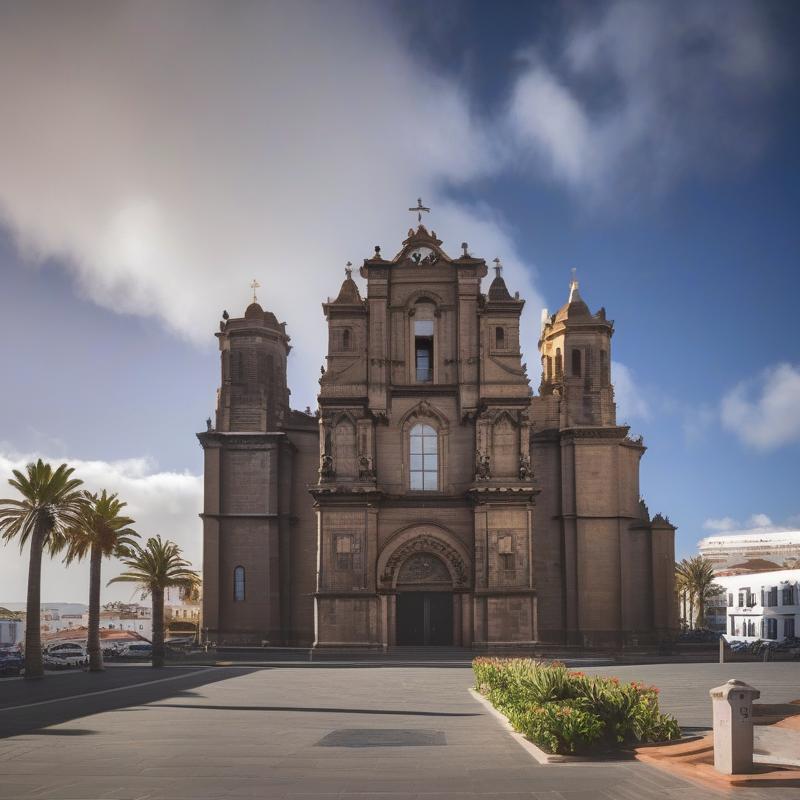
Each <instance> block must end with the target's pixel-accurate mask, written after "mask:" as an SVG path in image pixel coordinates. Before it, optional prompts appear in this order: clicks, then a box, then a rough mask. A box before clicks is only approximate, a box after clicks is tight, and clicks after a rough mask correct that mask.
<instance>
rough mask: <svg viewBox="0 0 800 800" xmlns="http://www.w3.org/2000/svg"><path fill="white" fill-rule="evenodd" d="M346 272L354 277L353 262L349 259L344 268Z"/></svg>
mask: <svg viewBox="0 0 800 800" xmlns="http://www.w3.org/2000/svg"><path fill="white" fill-rule="evenodd" d="M344 274H345V275H347V277H348V278H352V277H353V262H352V261H348V262H347V264H346V265H345V268H344Z"/></svg>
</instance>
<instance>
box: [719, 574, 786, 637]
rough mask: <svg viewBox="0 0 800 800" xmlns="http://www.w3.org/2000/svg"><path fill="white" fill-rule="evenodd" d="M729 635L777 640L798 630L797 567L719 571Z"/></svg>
mask: <svg viewBox="0 0 800 800" xmlns="http://www.w3.org/2000/svg"><path fill="white" fill-rule="evenodd" d="M715 582H716V583H718V584H719V585H720V586H722V587H724V589H725V596H726V598H725V599H726V601H727V603H726V617H727V620H726V627H725V633H726V634H727V635H728V638H734V639H773V640H777V641H780V640H782V639H786V638H792V637H794V636H798V635H799V634H800V569H783V570H775V571H773V572H749V573H738V574H729V575H719V576H718V577H717V578H716V579H715Z"/></svg>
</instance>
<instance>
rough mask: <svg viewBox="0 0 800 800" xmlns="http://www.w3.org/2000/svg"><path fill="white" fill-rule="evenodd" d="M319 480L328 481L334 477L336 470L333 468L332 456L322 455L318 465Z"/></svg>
mask: <svg viewBox="0 0 800 800" xmlns="http://www.w3.org/2000/svg"><path fill="white" fill-rule="evenodd" d="M319 477H320V480H323V481H330V480H333V479H334V478H335V477H336V470H335V469H334V467H333V456H330V455H328V454H327V453H323V454H322V457H321V458H320V464H319Z"/></svg>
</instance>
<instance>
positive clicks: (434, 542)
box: [381, 535, 468, 586]
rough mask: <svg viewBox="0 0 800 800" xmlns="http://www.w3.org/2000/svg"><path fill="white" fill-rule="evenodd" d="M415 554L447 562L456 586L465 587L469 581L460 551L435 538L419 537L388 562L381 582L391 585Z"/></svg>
mask: <svg viewBox="0 0 800 800" xmlns="http://www.w3.org/2000/svg"><path fill="white" fill-rule="evenodd" d="M415 553H428V554H431V555H433V556H438V557H439V558H441V559H442V560H443V561H446V562H447V563H448V564H449V565H450V567H451V570H452V572H453V573H454V575H455V582H454V585H455V586H465V585H466V583H467V581H468V575H467V566H466V564H465V563H464V560H463V559H462V558H461V556H460V555H459V553H458V551H457V550H455V549H454V548H453V547H451V546H450V545H449V544H447V542H443V541H442V540H441V539H437V538H436V537H434V536H425V535H421V536H417V537H415V538H414V539H411V540H410V541H408V542H406V543H405V544H403V545H401V546H400V547H398V548H397V550H395V552H394V553H392V555H391V556H390V557H389V560H388V561H387V562H386V568H385V569H384V571H383V575H382V576H381V580H382V581H384V582H386V583H391V582H392V580H393V578H394V576H395V574H396V573H397V571H398V569H399V568H400V565H401V564H403V563H404V562H405V561H406V559H407V558H409V556H411V555H414V554H415Z"/></svg>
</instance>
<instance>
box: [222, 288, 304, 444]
mask: <svg viewBox="0 0 800 800" xmlns="http://www.w3.org/2000/svg"><path fill="white" fill-rule="evenodd" d="M216 335H217V339H219V349H220V354H221V367H222V380H221V384H220V390H219V394H218V402H217V424H216V429H217V430H218V431H221V432H225V433H233V432H238V431H258V432H261V433H264V432H266V431H274V430H277V429H278V427H280V425H281V423H282V422H283V421H284V420H285V419H286V417H287V415H288V412H289V389H288V388H287V385H286V358H287V356H288V355H289V351H290V350H291V346H290V345H289V337H288V336H287V335H286V323H285V322H278V320H277V318H276V317H275V315H274V314H273V313H272V312H271V311H264V309H263V308H262V307H261V306H260V305H259V304H258V302H257V300H256V297H255V291H254V292H253V302H252V303H251V304H250V305H249V306H248V307H247V309H246V310H245V312H244V316H243V317H241V318H239V319H234V318H224V319H223V321H222V322H221V323H220V330H219V332H218V333H217V334H216Z"/></svg>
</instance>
